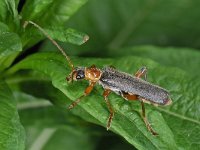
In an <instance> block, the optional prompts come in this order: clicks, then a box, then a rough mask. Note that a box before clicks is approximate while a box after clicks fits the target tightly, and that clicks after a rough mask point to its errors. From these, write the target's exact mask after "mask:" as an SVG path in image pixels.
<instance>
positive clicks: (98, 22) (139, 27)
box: [0, 0, 200, 150]
mask: <svg viewBox="0 0 200 150" xmlns="http://www.w3.org/2000/svg"><path fill="white" fill-rule="evenodd" d="M0 4H1V5H0V120H1V121H0V149H4V150H7V149H8V150H10V149H16V150H23V149H30V150H39V149H42V150H53V149H59V150H62V149H63V150H64V149H71V150H101V149H104V150H114V149H115V150H118V149H119V150H121V149H126V150H129V149H130V150H131V149H141V150H143V149H152V150H154V149H166V150H172V149H174V150H175V149H176V150H177V149H181V150H182V149H186V150H190V149H193V150H198V149H200V142H199V139H200V135H199V133H200V95H199V93H200V79H199V76H200V70H199V66H200V52H199V48H200V44H199V43H200V41H199V40H200V38H199V35H200V28H199V26H200V20H199V17H200V10H199V4H200V1H198V0H193V1H190V0H181V1H173V0H168V1H164V0H160V1H158V0H135V1H131V0H124V1H120V0H115V1H112V0H101V1H98V0H90V1H87V0H27V1H23V0H0ZM26 20H31V21H33V22H35V23H37V24H39V25H40V26H41V27H42V28H43V29H44V30H45V31H46V32H48V33H49V34H50V36H51V37H52V38H54V39H56V40H58V41H59V43H60V44H61V45H62V47H64V48H65V49H66V53H67V54H69V55H70V56H71V58H72V61H73V63H74V65H75V66H90V65H92V64H95V65H96V66H98V67H99V68H102V67H103V66H106V65H107V66H109V65H113V66H115V67H116V68H117V69H119V70H122V71H124V72H128V73H130V74H133V73H134V72H136V71H137V70H138V69H139V68H140V67H141V66H144V65H145V66H147V67H148V69H149V73H148V80H149V81H150V82H152V83H155V84H158V85H160V86H162V87H164V88H166V89H168V90H169V92H170V94H171V98H172V100H173V104H172V105H170V106H167V107H154V106H151V105H148V104H147V105H145V106H146V109H147V116H148V119H149V121H150V122H151V124H152V126H153V128H154V129H155V130H156V131H157V132H158V133H159V136H158V137H154V136H152V135H151V134H150V133H149V132H148V130H147V129H146V127H145V124H144V123H143V121H142V118H141V115H140V112H141V108H140V104H139V102H127V101H124V99H122V98H121V97H119V96H117V95H115V94H111V95H110V96H109V100H110V101H111V104H112V106H113V108H114V110H115V111H116V112H115V117H114V119H113V123H112V126H111V129H110V131H109V132H107V131H106V129H105V126H106V122H107V117H108V115H109V112H108V109H107V107H106V104H105V103H104V100H103V97H102V92H103V90H102V88H101V87H100V86H96V87H95V89H94V91H93V92H92V93H91V95H90V96H88V97H87V98H84V100H83V101H82V102H81V103H80V104H79V105H78V106H76V107H75V108H74V109H73V110H72V111H67V109H66V108H67V107H68V106H69V104H70V103H71V102H72V101H73V100H75V99H76V98H77V97H79V96H80V95H82V93H83V91H84V89H85V87H86V86H87V84H88V83H87V82H86V81H83V82H77V83H73V84H70V83H67V82H66V80H65V78H66V76H67V75H68V74H69V73H70V71H71V70H70V68H69V66H68V63H67V62H66V60H65V58H64V57H63V56H62V55H61V54H60V53H58V50H57V49H56V47H54V46H53V45H52V43H51V42H50V41H49V40H45V41H44V39H46V37H45V36H44V35H43V34H42V33H41V32H40V31H39V30H38V29H36V28H35V27H33V26H31V25H28V26H27V27H26V29H24V28H23V25H24V22H25V21H26ZM87 35H89V36H90V40H89V41H88V42H87V43H86V44H84V45H82V44H83V43H85V39H86V38H87ZM38 43H39V44H38ZM72 44H73V45H72ZM78 45H81V46H78ZM111 131H112V132H111Z"/></svg>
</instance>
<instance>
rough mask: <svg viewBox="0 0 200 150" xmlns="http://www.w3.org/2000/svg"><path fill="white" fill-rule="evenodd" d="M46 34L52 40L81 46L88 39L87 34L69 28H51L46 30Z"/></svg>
mask: <svg viewBox="0 0 200 150" xmlns="http://www.w3.org/2000/svg"><path fill="white" fill-rule="evenodd" d="M47 32H48V33H49V35H50V36H51V37H52V38H54V39H57V40H59V41H61V42H69V43H72V44H76V45H82V44H83V43H85V42H86V41H87V40H88V39H89V36H88V35H87V34H85V33H82V32H78V31H76V30H75V29H71V28H68V29H63V28H60V29H54V28H53V29H47Z"/></svg>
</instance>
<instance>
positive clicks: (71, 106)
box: [68, 82, 96, 109]
mask: <svg viewBox="0 0 200 150" xmlns="http://www.w3.org/2000/svg"><path fill="white" fill-rule="evenodd" d="M95 83H96V82H91V83H90V85H89V86H88V87H87V88H86V89H85V92H84V94H83V95H82V96H80V97H79V98H78V99H76V100H75V101H74V102H73V103H72V104H71V105H69V107H68V109H72V108H74V106H76V105H77V104H78V103H79V102H80V101H81V99H82V98H83V97H85V96H87V95H88V94H90V93H91V91H92V89H93V87H94V85H95Z"/></svg>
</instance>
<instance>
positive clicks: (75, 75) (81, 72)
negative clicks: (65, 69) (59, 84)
mask: <svg viewBox="0 0 200 150" xmlns="http://www.w3.org/2000/svg"><path fill="white" fill-rule="evenodd" d="M66 79H67V81H77V80H82V79H85V68H84V67H76V68H74V69H73V71H72V72H71V73H70V74H69V76H68V77H67V78H66Z"/></svg>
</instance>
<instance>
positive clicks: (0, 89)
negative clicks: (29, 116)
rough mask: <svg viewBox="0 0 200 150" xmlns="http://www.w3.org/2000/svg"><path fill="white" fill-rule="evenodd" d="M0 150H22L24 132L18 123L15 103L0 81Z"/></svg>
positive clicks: (7, 89) (5, 85)
mask: <svg viewBox="0 0 200 150" xmlns="http://www.w3.org/2000/svg"><path fill="white" fill-rule="evenodd" d="M0 108H1V109H0V120H1V124H0V129H1V131H0V137H1V138H0V143H1V144H0V149H13V150H15V149H16V150H23V149H24V147H25V132H24V128H23V127H22V125H21V123H20V121H19V115H18V112H17V107H16V101H15V100H14V97H13V95H12V93H11V91H10V89H9V88H8V86H7V84H6V83H5V82H3V81H0Z"/></svg>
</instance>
